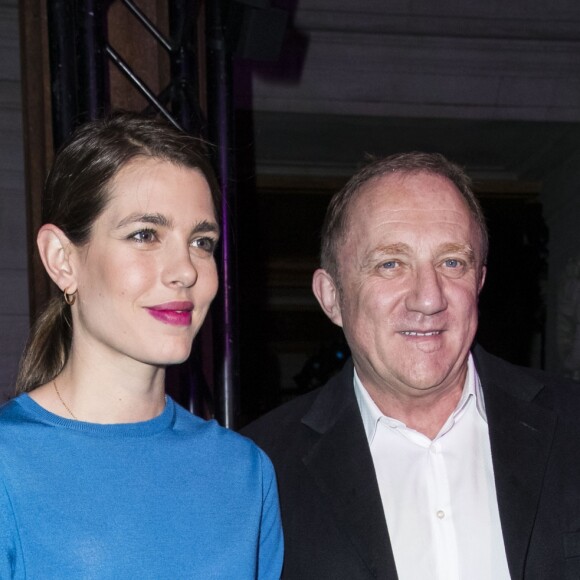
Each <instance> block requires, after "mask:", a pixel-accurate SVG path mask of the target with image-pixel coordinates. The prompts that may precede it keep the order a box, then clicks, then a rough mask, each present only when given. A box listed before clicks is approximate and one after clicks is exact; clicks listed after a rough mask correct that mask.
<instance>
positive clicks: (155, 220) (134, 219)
mask: <svg viewBox="0 0 580 580" xmlns="http://www.w3.org/2000/svg"><path fill="white" fill-rule="evenodd" d="M137 223H144V224H153V225H155V226H163V227H166V228H167V227H171V226H172V225H173V221H172V220H170V219H168V218H167V217H166V216H164V215H163V214H160V213H132V214H130V215H128V216H127V217H124V218H123V219H122V220H121V221H120V222H119V223H118V224H117V228H123V227H125V226H128V225H130V224H137Z"/></svg>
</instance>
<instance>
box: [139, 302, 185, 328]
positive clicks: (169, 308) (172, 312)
mask: <svg viewBox="0 0 580 580" xmlns="http://www.w3.org/2000/svg"><path fill="white" fill-rule="evenodd" d="M146 310H147V312H149V314H151V316H153V318H155V320H159V322H163V323H164V324H170V325H172V326H189V325H190V324H191V311H192V310H193V304H192V303H191V302H167V303H165V304H158V305H156V306H149V307H147V309H146Z"/></svg>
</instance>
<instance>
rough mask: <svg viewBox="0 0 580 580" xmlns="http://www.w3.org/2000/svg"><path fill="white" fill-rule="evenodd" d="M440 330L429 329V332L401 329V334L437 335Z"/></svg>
mask: <svg viewBox="0 0 580 580" xmlns="http://www.w3.org/2000/svg"><path fill="white" fill-rule="evenodd" d="M441 333H442V331H441V330H431V331H430V332H417V331H415V330H401V334H404V335H405V336H437V335H439V334H441Z"/></svg>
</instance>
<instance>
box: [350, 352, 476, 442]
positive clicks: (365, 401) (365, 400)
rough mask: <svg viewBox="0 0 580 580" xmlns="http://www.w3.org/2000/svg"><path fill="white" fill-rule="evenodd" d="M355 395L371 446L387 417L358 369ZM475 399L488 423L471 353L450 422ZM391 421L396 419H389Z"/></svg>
mask: <svg viewBox="0 0 580 580" xmlns="http://www.w3.org/2000/svg"><path fill="white" fill-rule="evenodd" d="M353 383H354V394H355V397H356V400H357V403H358V407H359V409H360V414H361V417H362V421H363V426H364V430H365V433H366V436H367V440H368V442H369V445H370V444H371V443H372V442H373V439H374V437H375V432H376V430H377V425H378V423H379V421H380V420H381V419H382V418H383V417H385V415H383V413H382V412H381V411H380V409H379V408H378V407H377V405H376V404H375V402H374V401H373V400H372V398H371V396H370V395H369V393H368V391H367V390H366V389H365V388H364V386H363V384H362V383H361V381H360V379H359V377H358V374H357V372H356V369H355V370H354V379H353ZM472 397H475V404H476V406H477V411H478V413H479V415H480V416H481V418H482V419H483V420H484V421H485V422H486V423H487V415H486V412H485V402H484V400H483V391H482V388H481V381H480V380H479V376H478V374H477V370H476V369H475V363H474V362H473V356H472V355H471V353H469V356H468V358H467V376H466V377H465V385H464V387H463V392H462V393H461V398H460V399H459V402H458V403H457V407H456V408H455V411H453V413H452V414H451V417H450V419H449V420H450V421H457V420H458V419H459V418H460V417H461V415H462V414H463V413H464V411H465V408H466V406H467V404H468V403H469V400H470V399H471V398H472ZM387 418H388V419H390V420H391V421H393V420H394V419H392V418H390V417H387Z"/></svg>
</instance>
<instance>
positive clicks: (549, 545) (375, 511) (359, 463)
mask: <svg viewBox="0 0 580 580" xmlns="http://www.w3.org/2000/svg"><path fill="white" fill-rule="evenodd" d="M474 356H475V360H476V366H477V369H478V373H479V376H480V379H481V382H482V388H483V393H484V399H485V408H486V413H487V419H488V425H489V435H490V441H491V451H492V457H493V466H494V472H495V483H496V491H497V498H498V504H499V511H500V519H501V525H502V531H503V537H504V543H505V548H506V553H507V559H508V564H509V569H510V573H511V576H512V578H513V579H514V580H515V579H526V580H552V579H553V580H565V579H571V578H574V579H577V578H580V385H577V384H576V383H570V382H568V381H564V380H562V379H557V378H554V377H549V376H548V375H545V374H544V373H541V372H540V371H532V370H529V369H523V368H520V367H515V366H513V365H511V364H509V363H507V362H505V361H502V360H500V359H498V358H496V357H493V356H491V355H489V354H487V353H486V352H485V351H483V350H482V349H480V348H476V349H475V350H474ZM352 373H353V369H352V364H351V363H347V364H346V366H345V368H344V369H343V370H342V371H341V372H340V373H339V374H338V375H337V376H336V377H334V378H333V379H332V380H330V381H329V382H328V383H327V384H326V385H325V386H324V387H322V388H320V389H318V390H316V391H314V392H312V393H309V394H307V395H304V396H302V397H299V398H297V399H296V400H294V401H292V402H290V403H288V404H286V405H284V406H282V407H279V408H278V409H276V410H274V411H272V412H271V413H269V414H268V415H266V416H265V417H262V418H261V419H259V420H258V421H256V422H254V423H252V424H251V425H249V426H248V427H246V429H244V430H243V433H244V434H245V435H247V436H248V437H250V438H252V439H253V440H254V441H256V442H257V443H258V445H260V446H261V447H262V448H263V449H264V450H265V451H266V453H267V454H268V455H269V456H270V458H271V459H272V461H273V462H274V465H275V467H276V472H277V476H278V486H279V490H280V502H281V508H282V520H283V525H284V536H285V544H286V556H285V564H284V574H283V577H284V578H285V579H290V580H308V579H313V580H314V579H316V580H324V579H329V580H340V579H344V580H347V579H348V580H358V579H361V580H362V579H371V578H381V579H389V580H390V579H395V578H397V573H396V569H395V563H394V559H393V554H392V550H391V547H390V542H389V533H388V530H387V525H386V521H385V517H384V514H383V507H382V503H381V498H380V494H379V488H378V484H377V480H376V476H375V471H374V467H373V463H372V458H371V454H370V450H369V447H368V443H367V440H366V435H365V432H364V428H363V424H362V420H361V416H360V412H359V410H358V406H357V402H356V399H355V395H354V390H353V384H352ZM394 467H395V468H396V466H394ZM417 580H423V579H417Z"/></svg>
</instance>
